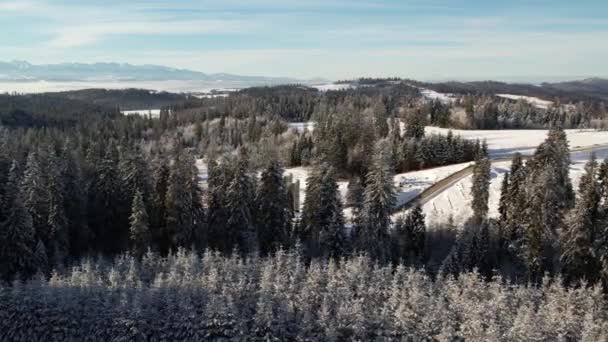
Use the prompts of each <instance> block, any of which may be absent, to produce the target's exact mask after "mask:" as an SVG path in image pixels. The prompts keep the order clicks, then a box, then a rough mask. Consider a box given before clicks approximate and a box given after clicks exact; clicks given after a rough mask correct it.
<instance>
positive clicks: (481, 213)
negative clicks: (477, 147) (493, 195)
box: [471, 158, 491, 224]
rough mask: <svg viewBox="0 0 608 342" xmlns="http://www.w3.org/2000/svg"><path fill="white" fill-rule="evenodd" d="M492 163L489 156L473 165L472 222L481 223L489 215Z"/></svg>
mask: <svg viewBox="0 0 608 342" xmlns="http://www.w3.org/2000/svg"><path fill="white" fill-rule="evenodd" d="M490 171H491V163H490V160H489V159H488V158H481V159H478V160H477V161H475V165H474V167H473V184H472V186H471V196H472V198H473V199H472V201H471V208H472V209H473V217H472V222H473V223H476V224H479V223H481V222H483V221H485V220H486V219H487V217H488V199H489V197H490V193H489V188H490V178H491V174H490Z"/></svg>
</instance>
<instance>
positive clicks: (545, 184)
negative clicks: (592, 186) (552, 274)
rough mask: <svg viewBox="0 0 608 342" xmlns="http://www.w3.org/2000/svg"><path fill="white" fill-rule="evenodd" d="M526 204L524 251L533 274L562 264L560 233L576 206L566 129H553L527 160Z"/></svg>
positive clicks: (526, 261) (528, 266)
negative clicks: (568, 213) (565, 217)
mask: <svg viewBox="0 0 608 342" xmlns="http://www.w3.org/2000/svg"><path fill="white" fill-rule="evenodd" d="M526 170H527V172H526V174H527V177H526V184H525V189H526V190H525V191H526V204H525V211H524V215H522V222H523V238H522V243H521V248H522V251H521V252H522V253H521V254H522V255H523V256H524V261H525V264H526V266H527V268H528V271H529V275H530V276H531V277H532V278H538V277H539V276H540V275H541V274H542V273H544V271H550V270H555V269H556V268H557V266H558V265H557V264H558V261H559V260H558V258H556V257H555V256H557V255H558V253H557V248H558V246H557V244H556V241H558V238H557V233H558V231H559V230H560V229H562V228H563V226H564V216H565V214H566V211H567V210H569V209H570V208H571V207H572V204H573V201H574V193H573V191H572V183H571V181H570V176H569V170H570V152H569V150H568V141H567V139H566V133H565V132H564V131H563V130H562V129H560V128H553V129H551V130H550V131H549V134H548V137H547V139H546V140H545V141H544V142H543V143H542V144H541V145H540V146H539V147H538V149H537V150H536V152H535V153H534V156H533V158H532V159H531V160H530V161H528V163H527V164H526Z"/></svg>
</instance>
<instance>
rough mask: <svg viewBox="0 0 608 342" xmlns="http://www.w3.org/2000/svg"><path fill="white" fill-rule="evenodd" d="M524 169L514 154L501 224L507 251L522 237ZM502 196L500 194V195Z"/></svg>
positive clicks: (520, 158)
mask: <svg viewBox="0 0 608 342" xmlns="http://www.w3.org/2000/svg"><path fill="white" fill-rule="evenodd" d="M525 182H526V169H525V166H524V164H523V160H522V157H521V154H519V153H516V154H515V155H514V156H513V160H512V161H511V170H510V171H509V183H508V187H507V194H506V196H505V202H506V203H504V204H506V208H505V209H506V211H505V213H504V221H502V222H501V225H502V230H503V236H502V237H503V239H504V242H505V245H506V247H507V248H508V249H513V248H515V245H516V244H517V242H518V241H519V240H520V239H521V236H522V224H523V222H522V219H523V215H522V214H523V213H524V211H525V209H526V189H525ZM501 196H502V194H501Z"/></svg>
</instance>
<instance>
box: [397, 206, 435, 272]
mask: <svg viewBox="0 0 608 342" xmlns="http://www.w3.org/2000/svg"><path fill="white" fill-rule="evenodd" d="M425 235H426V224H425V216H424V213H423V212H422V208H421V207H420V206H416V207H414V208H413V209H412V210H411V211H410V212H409V213H408V214H407V216H405V217H400V218H399V219H397V221H395V224H394V227H393V229H392V230H391V240H392V242H393V261H394V262H399V261H406V262H409V263H412V262H420V261H421V260H420V258H421V257H422V255H423V253H424V246H425Z"/></svg>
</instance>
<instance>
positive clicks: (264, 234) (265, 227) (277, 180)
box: [255, 160, 291, 255]
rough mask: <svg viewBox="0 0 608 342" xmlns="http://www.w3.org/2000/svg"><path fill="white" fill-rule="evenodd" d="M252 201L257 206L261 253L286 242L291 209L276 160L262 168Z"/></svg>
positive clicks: (272, 250) (274, 248)
mask: <svg viewBox="0 0 608 342" xmlns="http://www.w3.org/2000/svg"><path fill="white" fill-rule="evenodd" d="M255 202H256V203H257V206H258V208H257V216H256V225H257V235H258V241H259V244H260V250H261V252H262V254H263V255H267V254H270V253H272V252H274V251H276V250H277V249H278V248H279V247H280V246H288V244H289V232H290V222H291V213H290V210H289V206H288V204H289V199H288V197H287V189H286V188H285V182H284V180H283V168H282V167H281V165H280V164H279V162H278V161H277V160H272V161H271V162H270V163H269V164H268V166H267V168H266V169H265V170H264V171H263V172H262V175H261V179H260V185H259V188H258V191H257V194H256V200H255Z"/></svg>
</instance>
